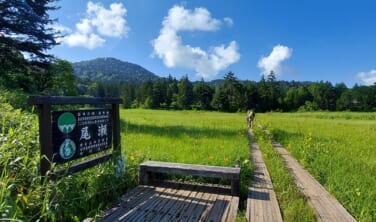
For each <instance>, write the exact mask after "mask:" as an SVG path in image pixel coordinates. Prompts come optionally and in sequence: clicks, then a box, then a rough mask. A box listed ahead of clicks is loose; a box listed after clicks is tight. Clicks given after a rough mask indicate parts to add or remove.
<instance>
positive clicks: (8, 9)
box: [0, 0, 57, 61]
mask: <svg viewBox="0 0 376 222" xmlns="http://www.w3.org/2000/svg"><path fill="white" fill-rule="evenodd" d="M53 2H55V0H44V1H32V0H26V1H19V0H6V1H5V0H1V1H0V8H1V10H0V33H2V35H1V36H0V45H6V46H9V47H11V48H14V49H15V50H17V51H18V52H24V53H29V55H30V59H32V60H34V61H46V60H49V59H51V57H52V56H50V55H48V54H46V53H45V51H46V50H48V49H51V47H53V46H55V45H57V42H56V40H55V37H56V35H57V33H56V32H55V31H54V29H52V28H47V26H49V25H51V24H52V23H53V22H54V20H53V19H50V17H49V15H48V11H50V10H56V9H57V8H56V7H54V6H51V5H50V4H51V3H53Z"/></svg>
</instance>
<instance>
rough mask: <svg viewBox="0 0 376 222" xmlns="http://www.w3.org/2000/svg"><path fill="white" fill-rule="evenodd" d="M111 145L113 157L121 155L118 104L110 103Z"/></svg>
mask: <svg viewBox="0 0 376 222" xmlns="http://www.w3.org/2000/svg"><path fill="white" fill-rule="evenodd" d="M112 127H113V128H112V135H113V137H112V143H113V155H114V157H116V156H119V155H121V141H120V114H119V104H118V103H112Z"/></svg>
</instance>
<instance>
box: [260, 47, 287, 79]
mask: <svg viewBox="0 0 376 222" xmlns="http://www.w3.org/2000/svg"><path fill="white" fill-rule="evenodd" d="M291 55H292V49H291V48H289V47H287V46H283V45H277V46H274V48H273V51H272V52H271V53H270V54H269V56H267V57H262V58H261V59H260V60H259V61H258V64H257V67H258V68H260V69H261V72H262V74H264V75H265V74H266V75H267V74H269V73H270V71H272V70H273V71H274V72H275V73H276V74H277V75H278V74H280V71H281V63H282V62H283V61H285V60H286V59H289V58H290V57H291Z"/></svg>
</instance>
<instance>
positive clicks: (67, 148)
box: [59, 139, 76, 160]
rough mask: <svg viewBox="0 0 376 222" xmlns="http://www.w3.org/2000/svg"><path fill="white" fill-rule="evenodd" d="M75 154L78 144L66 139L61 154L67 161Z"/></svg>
mask: <svg viewBox="0 0 376 222" xmlns="http://www.w3.org/2000/svg"><path fill="white" fill-rule="evenodd" d="M75 152H76V144H75V143H74V142H73V141H72V140H70V139H65V140H64V142H63V143H62V144H61V145H60V149H59V154H60V156H61V158H63V159H65V160H68V159H70V158H72V157H73V155H74V153H75Z"/></svg>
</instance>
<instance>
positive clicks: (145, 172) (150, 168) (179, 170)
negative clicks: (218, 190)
mask: <svg viewBox="0 0 376 222" xmlns="http://www.w3.org/2000/svg"><path fill="white" fill-rule="evenodd" d="M151 173H169V174H181V175H192V176H201V177H212V178H222V179H229V180H231V192H232V194H233V195H239V190H240V187H239V180H240V176H239V175H240V168H238V167H236V168H234V167H221V166H209V165H195V164H182V163H170V162H159V161H147V162H144V163H142V164H140V177H139V180H140V184H148V183H149V182H150V181H149V180H150V176H151V175H150V174H151Z"/></svg>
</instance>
